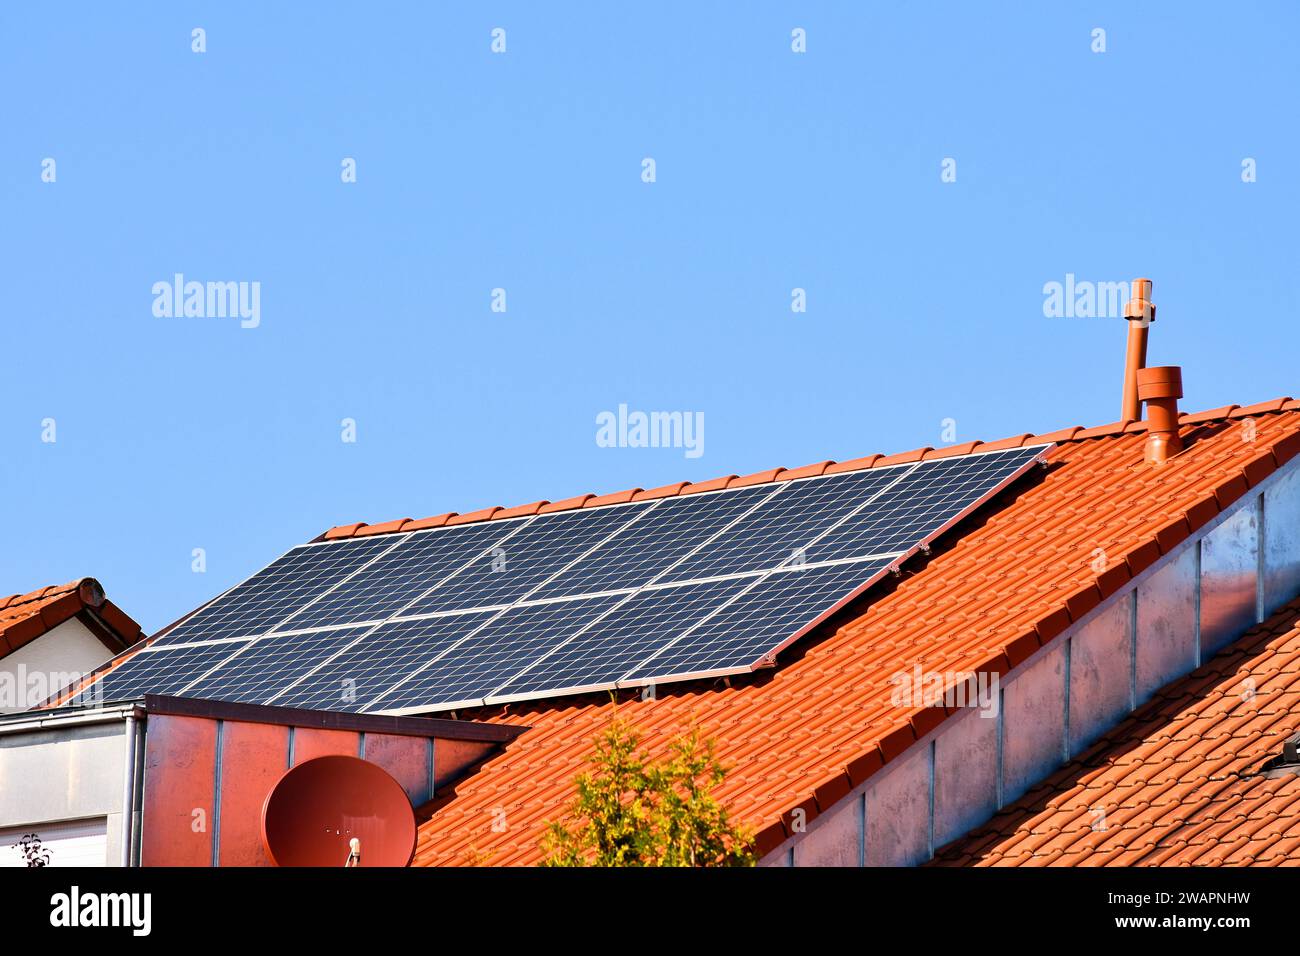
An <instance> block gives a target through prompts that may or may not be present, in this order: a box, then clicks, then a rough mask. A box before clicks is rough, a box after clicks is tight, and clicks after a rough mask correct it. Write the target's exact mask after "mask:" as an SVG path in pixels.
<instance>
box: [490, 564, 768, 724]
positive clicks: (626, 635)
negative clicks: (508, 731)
mask: <svg viewBox="0 0 1300 956" xmlns="http://www.w3.org/2000/svg"><path fill="white" fill-rule="evenodd" d="M748 583H750V582H749V581H748V580H745V579H728V580H722V581H710V582H705V583H702V584H683V585H678V586H675V587H668V588H658V589H655V590H647V591H640V592H638V593H636V594H634V595H631V596H630V597H629V598H627V599H625V600H624V601H623V602H621V603H619V604H618V605H616V606H614V607H611V608H610V612H609V614H608V615H607V616H605V617H603V618H600V619H598V620H592V621H591V622H590V623H589V625H588V626H587V628H586V629H585V630H583V631H581V632H579V633H577V634H575V635H573V636H572V638H571V639H570V640H569V641H568V642H567V643H560V642H558V641H557V642H556V643H554V644H552V645H551V650H550V652H549V653H548V654H547V655H546V656H544V657H542V658H540V659H538V660H537V661H536V662H535V663H533V664H532V665H531V666H530V667H528V668H526V669H522V670H521V672H520V673H519V674H517V675H516V676H514V677H513V678H511V680H510V681H509V682H507V683H505V684H504V685H502V686H500V687H497V688H495V689H494V690H493V691H491V692H490V693H489V694H488V699H489V700H492V701H507V700H515V699H522V698H529V697H535V696H537V695H538V693H540V692H543V691H546V690H548V689H549V688H552V687H567V688H571V689H573V691H575V692H577V691H581V690H583V689H587V688H591V689H599V688H602V687H610V686H613V684H614V683H615V682H616V681H618V679H619V678H621V677H622V676H623V675H624V674H626V673H627V672H628V671H629V670H631V669H632V668H633V667H635V666H636V665H637V664H639V663H640V662H641V661H643V660H645V659H646V658H647V657H649V656H650V655H652V654H653V653H655V652H656V651H658V650H659V649H660V648H662V647H663V646H664V645H666V644H668V643H669V642H670V641H672V640H673V639H674V638H676V637H678V636H680V635H681V634H682V633H683V632H684V631H685V630H687V629H688V628H689V627H690V626H691V625H692V624H694V623H695V622H696V621H699V620H700V619H701V618H703V617H704V616H705V615H707V614H708V613H709V612H711V611H714V610H716V609H718V608H720V607H721V606H722V603H723V602H724V601H725V600H727V599H728V598H731V597H734V596H736V595H738V594H740V592H741V591H742V590H744V588H745V586H746V585H747V584H748ZM557 636H558V635H557Z"/></svg>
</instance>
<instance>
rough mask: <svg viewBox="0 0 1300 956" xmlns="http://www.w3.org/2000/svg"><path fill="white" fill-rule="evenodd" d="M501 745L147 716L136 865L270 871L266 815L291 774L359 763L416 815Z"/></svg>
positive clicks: (205, 718) (229, 721)
mask: <svg viewBox="0 0 1300 956" xmlns="http://www.w3.org/2000/svg"><path fill="white" fill-rule="evenodd" d="M498 746H499V744H498V743H492V742H479V741H464V740H444V739H441V738H438V739H435V737H434V736H432V735H431V736H428V737H421V736H414V735H409V734H383V733H363V732H359V731H350V730H336V729H322V728H319V727H301V726H294V725H292V724H276V723H266V722H261V721H245V720H237V719H229V718H224V719H223V718H217V717H202V716H181V715H176V714H166V713H163V714H159V713H150V714H149V716H148V722H147V732H146V737H145V757H144V759H145V773H144V791H143V796H142V799H141V808H142V814H141V836H140V863H141V865H143V866H213V865H221V866H271V865H274V864H273V862H272V860H271V859H270V857H269V856H268V855H267V852H266V849H265V848H264V846H263V843H262V833H261V829H262V825H261V819H262V807H263V805H264V804H265V803H266V799H267V796H268V794H269V793H270V792H271V789H272V787H274V786H275V784H276V782H277V781H278V780H279V779H280V778H281V777H282V776H283V775H284V773H285V771H286V770H287V769H288V768H290V767H294V766H298V765H301V764H304V763H306V762H307V761H308V760H311V759H313V758H316V757H322V756H332V755H337V756H347V757H363V758H364V759H365V760H366V761H367V762H369V763H372V764H374V765H375V766H377V767H379V768H381V769H382V770H384V771H385V772H386V773H387V774H389V775H390V776H391V777H392V778H393V779H395V780H396V781H397V782H398V783H399V784H400V785H401V787H402V789H403V790H404V791H405V793H406V796H407V798H408V799H409V800H410V802H411V804H412V805H413V806H419V805H421V804H423V803H425V802H426V801H428V800H429V799H431V798H432V796H433V793H434V784H435V782H436V783H437V785H438V786H442V785H443V784H444V783H446V782H448V781H450V780H452V779H454V778H455V777H456V776H458V775H459V774H460V773H461V772H463V771H464V770H465V769H466V768H468V767H469V766H472V764H473V763H476V762H477V761H478V760H481V759H482V758H483V757H485V756H486V755H487V754H488V753H490V752H491V751H493V750H495V749H496V748H497V747H498ZM439 756H441V757H442V758H445V761H446V762H445V764H444V761H443V760H442V759H438V758H439ZM435 768H436V769H435ZM364 852H365V851H364V848H363V855H364ZM343 862H344V860H343V859H340V860H339V861H338V865H340V866H342V865H343Z"/></svg>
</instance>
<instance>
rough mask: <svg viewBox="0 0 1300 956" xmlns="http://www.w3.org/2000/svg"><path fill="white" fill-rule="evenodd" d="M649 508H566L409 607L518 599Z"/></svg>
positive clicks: (447, 607) (428, 609) (420, 610)
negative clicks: (450, 585) (575, 509)
mask: <svg viewBox="0 0 1300 956" xmlns="http://www.w3.org/2000/svg"><path fill="white" fill-rule="evenodd" d="M649 510H650V506H649V505H648V504H637V505H629V506H624V507H617V508H593V509H591V510H590V511H587V510H582V511H561V512H558V513H557V514H555V515H554V516H553V517H549V516H548V517H547V518H546V519H545V520H543V521H534V522H532V523H530V524H528V525H526V526H525V527H523V528H521V529H520V531H519V533H518V534H517V535H515V536H514V537H512V538H511V539H510V540H509V541H507V542H505V543H503V545H502V546H501V547H499V548H493V549H492V551H491V552H489V553H487V554H484V555H480V556H479V557H478V558H477V559H476V560H474V561H473V562H472V563H471V564H470V566H469V567H467V568H466V569H465V570H464V572H463V573H462V574H461V575H460V577H459V578H458V579H457V581H456V582H455V586H454V587H443V588H438V589H437V590H436V591H433V592H432V593H431V594H429V595H427V596H426V597H424V598H422V599H421V600H420V601H419V602H418V603H416V604H415V605H413V606H412V607H411V608H410V609H409V610H408V612H407V613H409V614H412V615H416V614H428V613H434V612H437V611H454V610H457V609H461V608H469V607H492V606H493V605H504V604H513V603H514V602H515V601H517V600H519V599H520V598H522V597H524V595H526V594H528V593H529V592H530V591H532V590H533V589H534V588H536V587H537V586H538V585H540V584H542V583H543V582H545V581H546V579H547V578H549V577H551V576H552V575H554V574H556V573H557V572H559V571H561V570H563V569H564V568H565V567H567V566H568V565H570V564H572V563H573V562H575V561H577V560H578V559H579V558H581V557H583V556H584V555H585V554H586V553H587V552H588V551H590V550H592V549H593V548H597V547H598V546H600V545H601V544H602V543H604V542H605V541H607V540H609V539H610V537H611V535H613V534H615V533H616V532H618V531H619V530H621V529H622V528H624V527H625V526H626V525H627V524H628V523H629V522H631V521H634V520H636V519H638V518H640V517H641V516H642V515H643V514H645V513H646V512H647V511H649Z"/></svg>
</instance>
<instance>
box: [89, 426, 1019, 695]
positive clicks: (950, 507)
mask: <svg viewBox="0 0 1300 956" xmlns="http://www.w3.org/2000/svg"><path fill="white" fill-rule="evenodd" d="M1043 450H1044V449H1043V447H1035V448H1026V449H1008V450H1005V451H997V452H987V453H983V454H975V455H966V456H954V457H952V458H946V459H938V460H935V461H928V462H919V463H909V464H905V465H898V466H892V467H886V468H875V469H867V470H862V471H856V472H847V473H843V474H836V475H824V476H818V477H810V478H804V479H798V480H795V481H789V482H771V483H766V484H762V485H754V486H750V487H746V488H736V489H727V490H720V491H715V492H706V493H703V494H695V495H685V496H678V497H669V498H663V499H656V500H650V501H644V502H636V503H628V504H621V505H612V506H605V507H601V508H592V509H578V510H574V511H561V512H556V513H554V514H545V515H533V516H527V517H519V518H510V519H505V520H499V521H487V522H481V523H475V524H466V525H460V526H454V527H450V528H447V527H444V528H435V529H427V530H422V531H416V532H410V533H402V534H396V535H376V536H373V537H369V538H359V539H344V540H342V541H326V542H320V543H313V544H310V545H304V546H302V547H299V548H295V549H293V550H292V551H290V552H289V553H288V554H286V555H285V556H284V557H282V558H280V559H278V560H277V561H275V562H273V563H272V564H271V565H270V566H268V567H267V568H266V569H264V570H263V571H260V572H258V573H257V574H255V575H254V576H253V577H252V578H250V579H249V580H248V581H246V582H244V583H243V584H240V585H238V586H237V587H235V588H232V589H231V590H230V591H229V592H227V593H226V594H223V595H222V596H221V597H219V598H218V599H216V600H215V601H213V602H212V603H211V604H209V605H208V606H206V607H204V608H201V609H200V610H199V611H198V612H196V613H195V614H194V615H192V616H191V617H190V618H189V619H187V620H186V621H184V622H183V623H182V624H181V625H179V626H177V627H176V628H174V629H173V630H172V631H171V632H169V633H168V634H167V635H166V636H165V637H164V639H163V640H162V641H161V642H159V644H158V645H157V646H158V647H159V648H160V649H158V650H153V649H151V650H149V651H147V652H143V653H141V654H138V655H136V657H135V658H132V659H131V661H128V662H127V663H125V664H124V665H123V666H122V667H120V668H118V669H117V670H115V671H113V672H111V673H110V674H109V676H108V677H107V678H104V684H105V685H106V688H108V689H110V690H111V692H112V693H113V694H114V695H115V696H114V697H113V698H109V699H121V697H122V696H124V695H132V694H138V693H141V692H143V691H145V690H149V691H153V692H158V693H183V694H186V695H191V696H207V697H214V698H217V699H223V700H233V701H242V702H250V703H252V702H256V703H274V704H279V705H284V706H295V707H318V708H327V709H342V710H357V711H383V712H391V713H420V712H428V711H436V710H446V709H452V708H457V707H464V706H474V705H478V704H482V703H485V702H493V703H495V702H504V701H510V700H519V699H528V698H535V697H545V696H553V695H557V694H564V693H578V692H582V691H589V690H599V689H605V688H613V687H619V686H622V687H628V686H639V685H642V684H647V683H658V682H663V681H669V680H684V679H689V678H694V677H705V676H714V675H722V674H732V673H744V672H747V671H750V670H753V669H754V668H755V667H759V666H763V665H765V664H769V663H771V662H772V661H773V660H774V657H775V655H776V654H777V653H779V652H780V651H781V650H782V649H783V648H785V647H786V646H788V645H789V644H790V643H791V642H792V641H793V640H795V639H797V638H798V637H799V636H801V635H802V634H804V633H806V632H807V631H808V630H809V629H810V628H811V627H813V626H815V625H816V624H817V623H819V622H820V621H822V620H824V619H825V618H826V617H827V615H828V614H829V613H830V612H832V611H833V610H834V609H836V608H837V607H839V606H841V605H842V604H843V603H844V602H845V601H847V600H848V599H850V598H851V597H852V596H854V595H856V594H857V593H859V592H861V591H862V590H863V589H864V588H865V587H867V586H868V585H869V584H870V583H871V582H873V581H875V580H877V579H878V578H879V577H880V575H881V574H883V573H884V572H885V571H886V569H887V568H888V567H890V566H891V564H894V563H896V562H898V561H900V560H902V559H903V558H904V557H905V556H906V555H907V554H908V553H910V552H911V551H912V550H915V549H916V548H917V547H919V546H921V545H922V544H924V543H925V542H928V541H930V540H932V539H933V538H934V537H935V536H936V535H937V534H939V533H940V532H942V531H943V530H944V529H946V528H947V527H950V526H951V524H952V523H953V522H954V521H956V520H957V519H959V518H960V517H961V516H962V515H964V514H966V513H968V512H969V511H970V510H972V509H973V508H974V507H975V506H976V505H977V504H978V503H980V502H981V501H983V500H985V499H987V497H988V496H989V495H990V494H992V493H993V492H995V491H996V490H997V489H999V488H1000V487H1002V486H1004V485H1006V484H1007V483H1008V482H1010V481H1012V480H1014V478H1015V477H1016V476H1018V475H1019V474H1021V473H1022V472H1023V471H1024V470H1025V469H1027V468H1028V467H1029V466H1030V464H1031V463H1032V462H1033V461H1034V460H1035V459H1036V458H1037V457H1038V456H1040V455H1041V453H1042V451H1043ZM214 638H221V639H229V638H253V639H254V640H252V641H251V642H250V641H247V640H239V641H229V640H226V641H223V643H219V644H218V643H213V639H214ZM200 641H206V643H196V642H200Z"/></svg>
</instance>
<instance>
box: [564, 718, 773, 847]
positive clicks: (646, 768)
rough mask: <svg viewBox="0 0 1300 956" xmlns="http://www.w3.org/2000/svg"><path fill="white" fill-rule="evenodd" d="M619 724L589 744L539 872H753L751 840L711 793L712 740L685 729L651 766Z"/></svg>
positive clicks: (715, 770)
mask: <svg viewBox="0 0 1300 956" xmlns="http://www.w3.org/2000/svg"><path fill="white" fill-rule="evenodd" d="M640 742H641V741H640V735H639V734H638V733H637V732H636V730H635V729H634V728H633V727H631V726H630V725H628V724H627V723H625V722H624V721H622V720H621V719H619V718H615V720H614V721H613V722H612V723H611V724H610V726H609V727H608V728H606V729H605V730H604V731H603V732H602V733H601V734H599V735H598V736H597V738H596V741H595V750H594V752H593V753H592V755H591V756H590V757H589V758H587V759H588V762H589V763H590V764H591V765H592V767H593V770H592V771H590V772H586V771H584V772H583V773H581V774H579V775H578V777H577V779H576V781H575V784H576V786H577V791H578V795H577V798H576V799H575V800H574V801H573V804H572V805H571V806H570V808H569V814H568V818H569V820H570V821H571V822H570V823H569V824H568V825H566V824H565V823H564V822H562V821H553V822H551V823H548V824H547V829H546V834H545V835H544V836H543V837H542V850H543V852H545V854H546V859H545V860H544V862H543V865H544V866H753V865H754V852H753V843H754V837H753V834H752V833H751V832H750V831H749V830H748V829H746V828H744V827H740V826H737V825H735V824H733V823H731V821H730V820H729V819H728V818H727V811H726V809H725V808H724V807H723V806H722V805H721V804H720V803H718V801H717V800H716V799H714V797H713V795H712V790H713V788H714V787H715V786H717V785H718V784H719V783H721V782H722V780H723V778H724V777H725V776H726V773H727V771H726V769H725V768H724V767H723V766H722V765H721V764H720V763H718V761H717V758H716V757H715V756H714V742H713V740H705V741H701V740H700V737H699V732H698V731H697V730H696V729H694V728H692V729H691V730H690V731H689V732H687V733H685V734H683V735H682V736H680V737H679V738H677V739H676V740H674V741H673V742H672V743H671V744H670V745H669V748H668V753H667V754H666V755H665V756H664V758H663V759H661V760H659V761H654V760H651V758H650V757H649V755H648V754H647V753H646V752H645V751H643V750H639V749H638V747H639V745H640Z"/></svg>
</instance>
